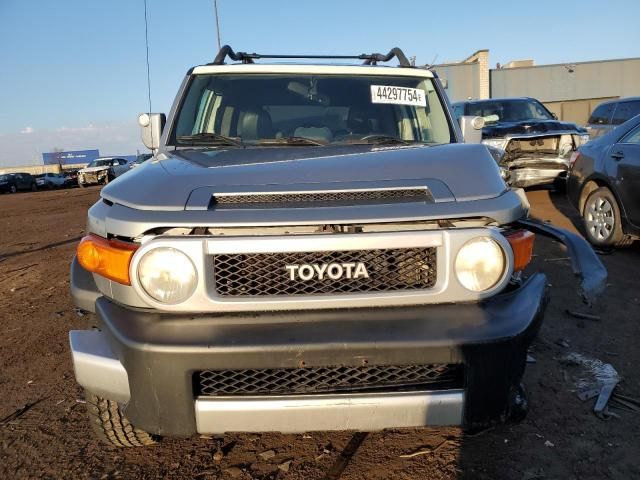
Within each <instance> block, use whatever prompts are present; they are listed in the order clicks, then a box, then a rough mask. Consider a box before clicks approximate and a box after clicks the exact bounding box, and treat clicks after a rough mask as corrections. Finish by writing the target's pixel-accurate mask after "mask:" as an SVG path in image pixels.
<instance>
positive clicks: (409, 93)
mask: <svg viewBox="0 0 640 480" xmlns="http://www.w3.org/2000/svg"><path fill="white" fill-rule="evenodd" d="M371 103H393V104H397V105H417V106H421V107H426V106H427V98H426V97H425V95H424V90H420V89H419V88H408V87H391V86H389V85H371Z"/></svg>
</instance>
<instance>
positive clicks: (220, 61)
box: [209, 45, 412, 67]
mask: <svg viewBox="0 0 640 480" xmlns="http://www.w3.org/2000/svg"><path fill="white" fill-rule="evenodd" d="M227 57H229V58H230V59H231V60H234V61H236V62H242V63H254V60H257V59H259V58H281V59H282V58H314V59H318V58H323V59H341V60H343V59H354V60H364V62H363V65H377V64H378V62H388V61H389V60H391V59H392V58H394V57H395V58H397V59H398V62H399V63H400V66H401V67H411V66H412V65H411V63H410V62H409V60H408V59H407V57H406V56H405V54H404V53H403V52H402V50H400V49H399V48H398V47H395V48H392V49H391V50H390V51H389V53H387V54H386V55H383V54H381V53H370V54H366V53H363V54H361V55H267V54H261V53H246V52H234V51H233V48H231V47H230V46H229V45H225V46H223V47H222V48H221V49H220V51H219V52H218V54H217V55H216V58H215V59H214V60H213V62H212V63H209V65H224V61H225V59H226V58H227Z"/></svg>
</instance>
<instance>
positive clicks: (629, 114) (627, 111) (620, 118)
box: [611, 100, 640, 125]
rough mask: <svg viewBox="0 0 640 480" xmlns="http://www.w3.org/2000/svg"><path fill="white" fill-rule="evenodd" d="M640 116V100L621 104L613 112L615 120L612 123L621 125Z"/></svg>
mask: <svg viewBox="0 0 640 480" xmlns="http://www.w3.org/2000/svg"><path fill="white" fill-rule="evenodd" d="M638 114H640V100H638V101H634V102H621V103H619V104H618V106H617V107H616V110H615V112H613V118H612V119H611V123H612V124H613V125H620V124H621V123H624V122H626V121H627V120H629V119H631V118H633V117H635V116H636V115H638Z"/></svg>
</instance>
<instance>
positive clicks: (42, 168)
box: [0, 163, 87, 175]
mask: <svg viewBox="0 0 640 480" xmlns="http://www.w3.org/2000/svg"><path fill="white" fill-rule="evenodd" d="M86 166H87V164H86V163H80V164H77V165H64V170H69V169H76V168H84V167H86ZM3 173H30V174H31V175H39V174H41V173H60V167H59V166H58V165H30V166H23V167H0V175H1V174H3Z"/></svg>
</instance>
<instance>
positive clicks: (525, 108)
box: [467, 98, 553, 122]
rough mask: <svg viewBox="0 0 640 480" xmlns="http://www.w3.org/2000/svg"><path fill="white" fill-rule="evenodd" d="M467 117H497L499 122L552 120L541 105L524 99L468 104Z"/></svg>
mask: <svg viewBox="0 0 640 480" xmlns="http://www.w3.org/2000/svg"><path fill="white" fill-rule="evenodd" d="M467 115H472V116H474V117H475V116H478V117H488V116H490V115H497V116H498V121H499V122H521V121H524V120H553V117H552V116H551V114H550V113H549V112H548V110H547V109H546V108H545V107H544V106H543V105H542V104H541V103H539V102H536V101H535V100H530V99H526V98H523V99H517V100H496V101H493V102H477V103H469V104H468V105H467Z"/></svg>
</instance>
